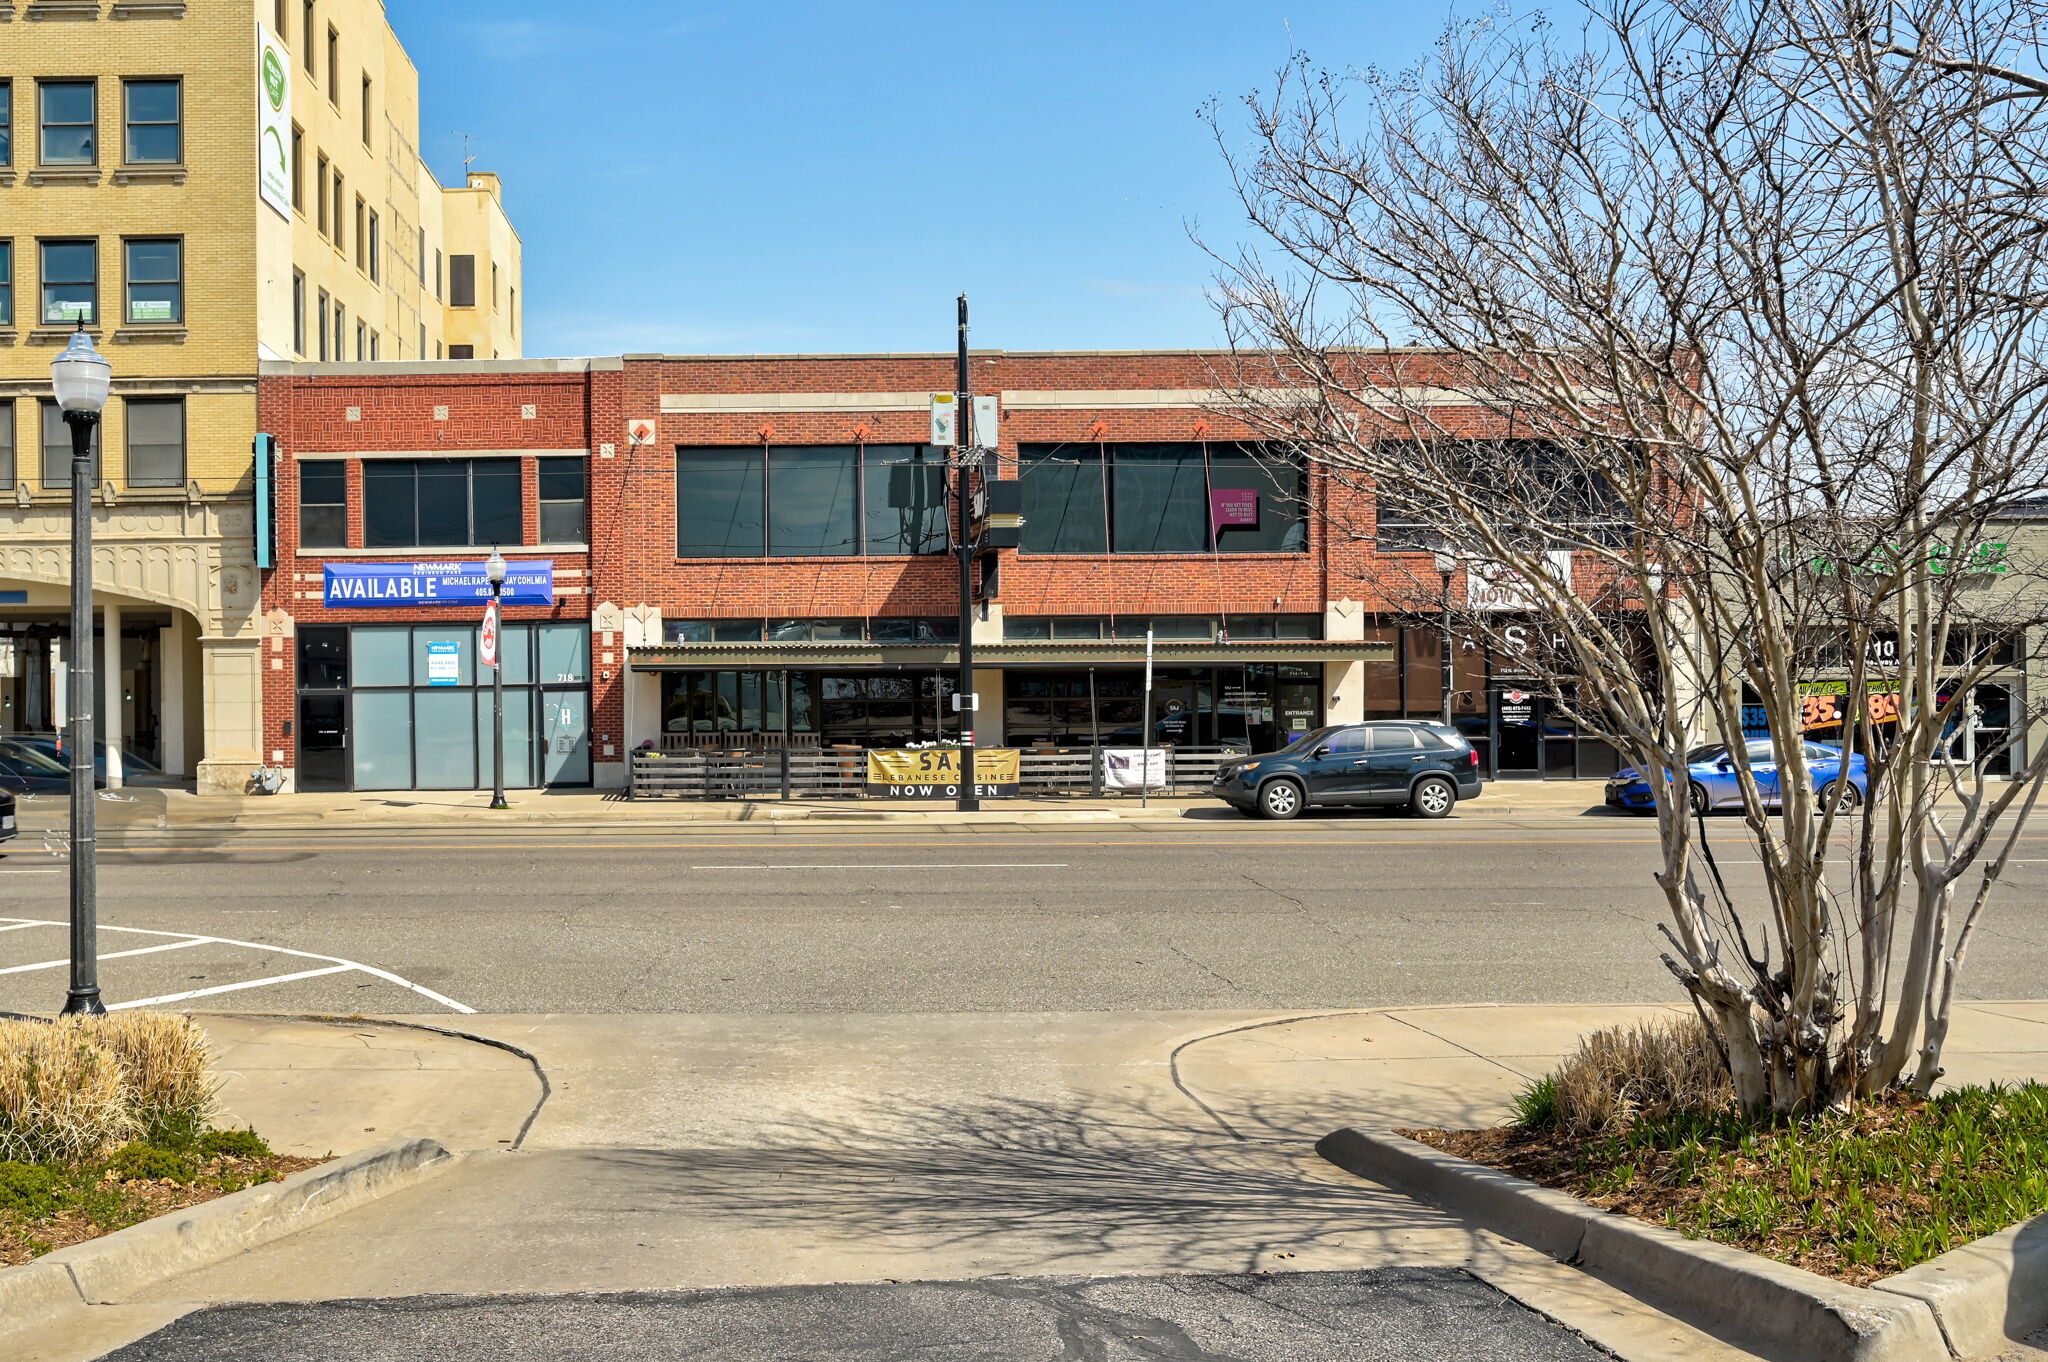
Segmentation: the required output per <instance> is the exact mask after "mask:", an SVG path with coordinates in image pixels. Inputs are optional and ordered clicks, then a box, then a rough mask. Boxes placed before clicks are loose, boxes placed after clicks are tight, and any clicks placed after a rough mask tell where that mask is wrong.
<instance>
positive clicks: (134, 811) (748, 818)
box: [20, 780, 1625, 834]
mask: <svg viewBox="0 0 2048 1362" xmlns="http://www.w3.org/2000/svg"><path fill="white" fill-rule="evenodd" d="M510 800H511V804H512V807H511V808H510V809H503V810H494V809H492V808H490V807H489V805H490V795H489V794H488V793H487V792H482V791H470V790H450V791H438V790H403V791H389V792H383V793H374V794H285V795H262V796H252V795H207V796H203V797H202V796H198V795H194V794H191V793H189V792H187V791H184V790H158V789H127V790H117V791H106V792H103V793H102V795H101V798H100V802H99V817H100V822H101V825H102V826H103V827H106V828H108V829H109V830H113V831H143V832H149V831H165V832H237V831H253V830H264V829H273V828H276V829H290V828H314V827H319V828H335V827H358V826H360V827H372V828H379V829H393V830H396V829H401V828H431V829H439V830H445V829H447V828H450V827H472V828H488V827H515V828H517V827H583V828H616V827H648V826H653V827H671V826H681V825H686V824H695V823H778V822H798V821H805V822H816V823H830V822H842V821H843V822H854V823H869V824H876V823H894V824H902V825H907V826H924V825H931V824H945V825H953V824H976V823H993V824H1003V823H1050V824H1058V823H1066V822H1074V823H1119V822H1156V821H1162V820H1163V821H1172V820H1181V819H1188V818H1200V819H1219V820H1223V821H1227V822H1235V821H1244V820H1243V816H1242V815H1240V814H1238V813H1236V812H1235V811H1234V810H1232V809H1230V808H1229V807H1227V806H1226V805H1224V804H1223V803H1222V802H1221V801H1220V800H1217V799H1213V798H1210V797H1208V796H1206V795H1175V796H1171V797H1169V796H1154V797H1153V798H1151V799H1150V800H1149V801H1147V802H1145V803H1141V802H1140V800H1139V799H1138V798H1137V796H1135V795H1128V796H1121V797H1106V798H1089V797H1086V796H1074V797H1054V798H1018V799H991V800H986V801H984V804H983V808H982V810H981V812H979V813H971V814H963V813H960V812H957V811H956V810H954V809H953V808H951V807H950V806H949V805H947V804H944V803H933V804H923V805H906V804H905V803H904V802H903V801H901V800H892V799H792V800H779V799H758V800H681V799H638V800H634V799H627V798H625V797H624V795H623V794H622V793H620V792H618V791H595V790H516V791H513V792H512V793H511V795H510ZM1603 800H1604V791H1603V787H1602V785H1601V782H1599V781H1585V780H1581V781H1508V782H1495V783H1492V784H1489V785H1488V786H1487V787H1486V792H1485V793H1484V794H1483V795H1481V796H1480V797H1479V798H1477V799H1473V800H1468V801H1465V802H1463V803H1461V804H1459V805H1458V808H1457V811H1456V813H1455V815H1454V817H1455V818H1466V819H1470V818H1486V817H1501V816H1515V815H1537V816H1542V815H1551V816H1575V815H1580V814H1587V815H1591V816H1598V817H1608V816H1625V815H1612V814H1611V811H1609V810H1608V809H1607V808H1606V807H1605V806H1604V803H1603ZM20 812H21V819H22V828H23V830H24V832H27V833H31V834H33V833H35V832H40V831H46V830H51V829H55V828H59V827H62V826H63V825H64V824H65V823H66V822H67V821H68V817H69V810H68V807H67V805H66V800H65V797H64V796H62V795H40V796H34V797H30V798H26V799H24V800H23V801H22V803H21V810H20ZM1349 812H1350V811H1348V810H1347V811H1344V813H1345V814H1347V815H1348V814H1349ZM1315 817H1316V813H1315V812H1314V811H1311V812H1310V813H1308V814H1306V815H1304V818H1305V819H1306V820H1307V821H1313V820H1314V819H1315Z"/></svg>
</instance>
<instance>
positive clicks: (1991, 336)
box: [1212, 0, 2048, 1112]
mask: <svg viewBox="0 0 2048 1362" xmlns="http://www.w3.org/2000/svg"><path fill="white" fill-rule="evenodd" d="M1591 3H1592V8H1591V9H1590V10H1589V11H1588V15H1587V22H1586V26H1585V28H1584V29H1583V31H1582V32H1580V33H1577V34H1561V33H1559V32H1558V31H1556V30H1555V29H1553V28H1552V27H1550V26H1549V25H1547V24H1545V23H1544V22H1542V21H1540V20H1537V21H1509V20H1506V19H1499V20H1494V21H1489V22H1482V23H1478V24H1472V25H1465V26H1461V27H1456V28H1454V29H1453V30H1452V31H1451V32H1450V33H1449V34H1448V35H1447V36H1446V39H1445V41H1444V42H1443V43H1442V45H1441V46H1440V48H1439V50H1438V55H1437V56H1436V58H1435V59H1433V60H1432V61H1431V62H1429V63H1428V64H1426V65H1425V66H1423V67H1421V68H1419V69H1417V70H1415V71H1412V72H1406V73H1400V74H1388V73H1380V72H1355V73H1350V74H1345V75H1333V74H1329V73H1326V72H1321V71H1318V70H1316V69H1315V68H1313V67H1312V66H1310V65H1309V64H1308V62H1307V61H1306V60H1305V59H1300V60H1297V61H1295V62H1294V63H1292V64H1291V65H1290V66H1289V67H1288V68H1286V69H1285V70H1284V71H1283V72H1282V73H1281V76H1280V82H1279V85H1278V88H1277V89H1275V90H1274V91H1273V92H1271V93H1269V94H1264V95H1254V96H1252V97H1251V98H1250V99H1249V100H1248V101H1247V105H1248V107H1249V109H1250V123H1251V134H1250V139H1249V146H1243V145H1241V144H1240V141H1239V138H1240V137H1241V136H1242V133H1241V131H1240V130H1239V129H1238V128H1237V126H1236V125H1235V124H1234V123H1233V122H1231V121H1229V120H1226V119H1224V118H1222V117H1221V116H1220V115H1216V114H1213V113H1212V122H1213V123H1214V125H1215V126H1216V128H1217V131H1218V135H1219V139H1220V140H1221V141H1222V143H1223V145H1224V150H1225V154H1226V156H1227V157H1228V159H1229V163H1230V166H1231V169H1232V172H1233V174H1234V176H1235V178H1236V183H1237V187H1238V190H1239V192H1240V195H1241V197H1242V199H1243V202H1244V204H1245V207H1246V209H1247V211H1248V212H1249V214H1250V217H1251V220H1252V222H1253V224H1254V225H1255V226H1256V228H1257V229H1258V232H1259V237H1258V239H1257V240H1256V241H1255V242H1254V243H1253V244H1251V245H1249V246H1247V247H1246V248H1244V249H1243V251H1242V252H1241V253H1239V254H1237V255H1234V256H1232V257H1231V258H1229V259H1227V260H1226V261H1225V262H1224V263H1225V277H1224V281H1223V282H1224V289H1223V296H1224V310H1225V317H1226V321H1227V324H1228V325H1229V327H1230V330H1231V335H1232V339H1233V345H1234V348H1235V351H1236V354H1237V356H1238V363H1237V367H1236V372H1235V373H1234V374H1232V375H1230V376H1229V380H1228V381H1229V387H1230V394H1231V395H1230V400H1229V401H1228V403H1227V404H1226V405H1227V406H1228V408H1229V409H1230V410H1231V411H1232V412H1233V414H1236V415H1239V416H1242V417H1244V418H1245V419H1247V420H1249V421H1251V422H1252V423H1253V424H1255V425H1256V426H1258V427H1259V428H1260V429H1261V430H1263V431H1264V432H1266V433H1268V434H1270V435H1273V436H1276V437H1279V438H1282V439H1285V440H1288V441H1292V442H1294V443H1295V444H1296V445H1297V446H1298V447H1299V448H1301V449H1302V450H1304V451H1305V452H1306V454H1307V456H1308V457H1309V458H1310V459H1311V460H1312V461H1313V462H1314V464H1316V465H1317V466H1318V467H1319V469H1320V470H1321V474H1322V476H1323V477H1324V479H1325V480H1326V482H1327V484H1328V485H1329V488H1330V490H1331V491H1332V495H1331V496H1330V497H1329V498H1327V499H1326V504H1327V505H1328V506H1329V507H1330V508H1331V509H1330V511H1329V515H1330V517H1331V525H1330V528H1331V532H1333V533H1350V534H1355V535H1360V536H1368V537H1377V538H1378V539H1379V540H1380V547H1381V548H1382V550H1387V549H1390V548H1391V549H1399V548H1403V547H1406V548H1430V549H1434V550H1435V551H1436V552H1437V553H1440V554H1443V555H1448V558H1449V564H1447V565H1454V571H1455V573H1456V583H1457V585H1456V590H1455V592H1454V593H1453V594H1452V596H1451V599H1450V601H1449V603H1448V609H1449V610H1450V611H1451V613H1452V615H1453V616H1454V617H1455V618H1454V621H1453V622H1454V624H1455V627H1456V630H1457V632H1459V633H1460V634H1462V635H1463V636H1465V637H1466V638H1468V639H1471V640H1473V641H1474V642H1475V643H1476V644H1478V645H1479V646H1485V647H1487V648H1489V649H1491V650H1492V651H1494V652H1495V653H1496V654H1497V655H1510V656H1512V657H1513V661H1514V665H1515V667H1516V668H1517V670H1518V671H1519V672H1520V673H1521V674H1522V675H1525V676H1527V677H1529V678H1530V679H1531V682H1532V684H1535V685H1537V686H1539V687H1541V689H1542V690H1543V691H1544V693H1547V694H1549V695H1550V696H1552V697H1553V701H1554V703H1555V704H1557V705H1559V706H1561V707H1562V708H1563V709H1564V710H1565V711H1566V712H1567V713H1568V714H1569V715H1571V716H1572V717H1573V718H1574V719H1575V720H1576V721H1577V722H1578V723H1579V724H1580V725H1581V727H1582V730H1583V731H1585V732H1588V733H1591V734H1596V735H1599V736H1602V737H1604V738H1606V739H1607V740H1608V741H1609V742H1611V743H1613V744H1614V745H1615V747H1616V748H1618V749H1619V750H1620V752H1621V753H1622V754H1623V756H1624V758H1625V759H1627V760H1628V761H1630V762H1632V763H1633V764H1634V765H1635V766H1636V767H1637V768H1638V769H1639V770H1640V771H1642V772H1643V773H1644V775H1645V776H1646V777H1647V778H1648V780H1649V781H1650V783H1651V785H1652V786H1653V788H1654V789H1655V792H1656V796H1657V819H1658V830H1659V833H1660V838H1659V852H1660V863H1659V865H1658V868H1657V871H1656V879H1657V883H1658V884H1659V885H1660V886H1661V888H1662V890H1663V893H1664V895H1665V896H1666V898H1667V900H1668V904H1669V910H1670V921H1669V923H1668V924H1666V925H1665V926H1664V927H1663V928H1662V931H1663V934H1664V936H1665V938H1666V940H1667V949H1666V951H1665V954H1664V957H1663V958H1664V960H1665V962H1666V964H1667V965H1669V967H1670V969H1671V970H1672V972H1673V973H1674V974H1675V975H1676V976H1677V978H1678V979H1679V980H1680V981H1681V982H1682V983H1683V985H1684V986H1685V988H1686V989H1687V990H1688V991H1689V992H1690V994H1691V996H1692V998H1693V999H1694V1001H1695V1004H1696V1006H1697V1007H1698V1008H1699V1009H1700V1011H1701V1013H1702V1015H1703V1016H1704V1017H1705V1018H1706V1019H1707V1020H1708V1022H1709V1025H1710V1028H1711V1030H1712V1032H1713V1033H1714V1034H1715V1036H1716V1038H1717V1040H1718V1042H1719V1043H1720V1044H1721V1045H1722V1046H1723V1047H1724V1053H1725V1056H1726V1058H1727V1061H1728V1065H1729V1069H1730V1073H1731V1075H1732V1076H1733V1078H1734V1080H1735V1085H1736V1089H1737V1092H1738V1094H1739V1096H1740V1098H1741V1099H1742V1101H1743V1102H1744V1103H1745V1104H1747V1105H1748V1106H1749V1107H1750V1108H1751V1109H1752V1110H1758V1111H1761V1110H1775V1111H1778V1112H1797V1111H1811V1110H1816V1109H1820V1108H1823V1107H1826V1106H1829V1105H1834V1104H1839V1103H1842V1102H1845V1101H1849V1100H1853V1099H1854V1098H1856V1097H1859V1096H1867V1095H1871V1094H1875V1093H1878V1092H1880V1091H1883V1090H1885V1089H1887V1088H1889V1087H1891V1086H1894V1085H1896V1084H1900V1083H1909V1084H1911V1085H1912V1086H1914V1087H1917V1088H1920V1089H1922V1090H1925V1089H1927V1088H1928V1087H1930V1086H1931V1085H1932V1084H1933V1083H1934V1082H1935V1080H1936V1079H1937V1078H1938V1077H1939V1076H1940V1074H1941V1051H1942V1043H1943V1040H1944V1038H1945V1036H1946V1033H1947V1029H1948V1023H1949V1015H1950V1010H1951V1005H1952V1002H1953V1000H1954V997H1955V992H1956V986H1957V983H1956V981H1957V973H1958V971H1959V970H1960V968H1961V966H1962V964H1963V960H1964V956H1965V954H1966V952H1967V951H1968V949H1969V946H1970V943H1971V939H1972V935H1973V933H1974V931H1975V929H1976V928H1977V926H1978V923H1979V922H1980V920H1981V918H1982V915H1983V913H1984V912H1985V909H1986V906H1987V903H1988V901H1989V899H1990V897H1991V895H1992V892H1993V890H1994V887H1995V886H1996V884H1997V881H1998V879H1999V876H2000V873H2001V871H2002V870H2003V868H2004V866H2005V864H2006V860H2007V858H2008V857H2009V856H2010V855H2011V853H2012V849H2013V842H2014V839H2015V838H2016V837H2017V835H2018V833H2019V831H2020V828H2021V826H2022V825H2023V823H2024V822H2025V820H2026V818H2027V816H2028V814H2029V813H2030V812H2031V811H2032V808H2033V805H2034V801H2035V799H2036V797H2037V796H2038V794H2039V792H2040V788H2041V785H2042V782H2043V779H2044V776H2048V743H2042V744H2033V745H2031V746H2030V745H2028V744H2027V743H2026V742H2025V732H2026V729H2027V727H2028V724H2027V713H2026V712H2025V710H2024V709H2023V706H2022V704H2021V701H2020V697H2019V696H2018V695H2015V696H2014V697H2013V701H2014V703H2013V713H2012V714H2011V715H2010V716H2009V717H2008V721H2007V724H2006V735H2005V736H2004V738H2003V739H1998V738H1997V737H1996V736H1995V735H1992V734H1990V731H1989V729H1988V727H1987V725H1986V724H1985V723H1983V722H1979V718H1980V717H1981V716H1978V717H1973V711H1972V708H1971V707H1972V705H1973V703H1974V701H1973V697H1974V696H1977V695H1979V694H1980V692H1979V690H1978V686H1979V683H1980V682H1982V681H1983V680H1984V679H1985V678H1986V677H1988V676H1992V675H2005V674H2006V672H2007V670H2008V669H2009V668H2011V667H2012V666H2014V665H2017V664H2019V663H2021V662H2023V661H2024V660H2025V658H2026V657H2027V656H2029V655H2030V650H2031V647H2032V646H2033V645H2034V644H2036V643H2037V642H2038V637H2039V632H2038V630H2039V626H2040V625H2041V624H2042V623H2043V615H2044V613H2048V593H2044V592H2043V591H2042V590H2041V589H2040V587H2041V583H2040V577H2041V567H2042V561H2041V558H2042V556H2041V554H2040V553H2039V552H2038V551H2037V550H2038V547H2039V545H2038V544H2037V543H2036V542H2035V541H2036V539H2037V536H2036V535H2035V533H2034V532H2033V531H2032V529H2031V522H2032V521H2033V519H2034V518H2035V517H2037V516H2039V514H2040V511H2041V501H2040V499H2041V498H2042V496H2043V493H2044V491H2048V488H2044V480H2048V474H2044V468H2043V462H2044V461H2043V458H2042V452H2041V446H2042V435H2043V423H2044V421H2048V366H2044V363H2043V360H2044V355H2043V339H2044V337H2043V332H2042V323H2041V321H2040V320H2039V318H2040V316H2041V314H2042V306H2043V303H2044V302H2048V271H2044V265H2048V257H2044V251H2043V245H2042V240H2043V237H2042V233H2043V230H2044V225H2048V218H2044V215H2043V211H2042V204H2043V193H2044V189H2048V176H2044V174H2043V170H2044V167H2043V165H2042V160H2041V147H2042V145H2043V140H2042V135H2043V133H2044V132H2048V83H2044V81H2043V79H2042V72H2041V62H2040V59H2039V58H2040V53H2039V50H2038V49H2037V48H2036V47H2035V46H2034V36H2035V32H2036V30H2035V27H2034V24H2033V14H2032V12H2031V10H2029V9H2028V8H2027V7H2026V5H2025V4H2024V3H2003V4H1999V3H1993V4H1979V3H1975V2H1974V0H1926V2H1925V3H1905V4H1886V3H1882V2H1881V0H1880V2H1878V3H1861V2H1860V0H1591ZM1382 561H1385V560H1382ZM1394 561H1396V562H1398V563H1405V564H1408V565H1410V566H1409V567H1408V568H1407V569H1405V570H1406V571H1407V574H1408V576H1407V583H1408V586H1407V588H1406V590H1407V596H1408V600H1407V603H1406V605H1405V607H1404V608H1407V609H1411V610H1413V611H1415V612H1418V613H1420V614H1424V615H1427V614H1428V613H1429V612H1430V611H1432V610H1439V611H1440V610H1442V609H1444V608H1446V607H1445V604H1444V603H1443V602H1441V601H1439V599H1438V598H1439V588H1438V585H1437V577H1436V569H1435V567H1434V565H1433V563H1432V561H1431V558H1430V557H1429V556H1428V555H1426V554H1425V555H1418V556H1417V557H1415V558H1412V559H1396V560H1394ZM1398 575H1399V574H1398V573H1397V576H1398ZM1382 589H1383V590H1387V591H1391V592H1393V593H1394V594H1395V595H1400V594H1401V593H1402V591H1403V590H1404V588H1403V585H1402V583H1401V582H1399V581H1396V582H1395V583H1393V584H1391V585H1388V584H1385V583H1383V584H1382ZM1433 602H1435V604H1432V603H1433ZM1518 635H1519V637H1518ZM1525 640H1526V641H1525ZM1820 732H1825V734H1826V735H1827V738H1828V741H1830V742H1835V741H1839V743H1840V744H1841V746H1842V747H1843V748H1844V749H1845V751H1847V752H1850V753H1855V754H1859V755H1861V756H1862V757H1863V758H1864V759H1865V760H1866V761H1867V763H1868V770H1869V788H1870V791H1871V795H1872V797H1871V798H1870V800H1869V803H1868V806H1867V808H1866V809H1864V810H1863V811H1862V812H1861V814H1860V815H1859V816H1854V817H1851V816H1850V815H1851V813H1852V811H1853V809H1854V805H1855V804H1856V803H1857V802H1858V800H1857V798H1856V791H1855V790H1854V789H1853V787H1852V784H1851V782H1850V781H1848V780H1838V781H1833V782H1831V783H1829V785H1828V787H1827V788H1825V789H1820V790H1817V789H1816V788H1815V782H1814V779H1813V773H1812V770H1811V762H1812V761H1813V760H1814V758H1813V757H1812V756H1810V755H1809V753H1810V751H1811V748H1810V747H1809V745H1808V743H1807V742H1805V741H1803V740H1802V737H1803V735H1808V734H1816V733H1820ZM1973 734H1974V735H1975V736H1978V737H1983V738H1984V739H1985V741H1983V742H1982V743H1981V744H1980V745H1981V746H1982V747H1983V748H1984V749H1985V750H1980V751H1975V752H1972V751H1970V750H1969V746H1970V742H1971V740H1972V737H1971V735H1973ZM1759 735H1769V736H1770V738H1771V739H1772V740H1774V742H1775V751H1774V753H1773V755H1774V757H1775V769H1764V768H1762V763H1761V761H1760V760H1759V758H1760V756H1761V753H1762V752H1763V751H1766V750H1769V749H1754V750H1755V751H1756V752H1757V753H1758V755H1757V756H1752V755H1751V753H1752V750H1753V749H1752V747H1751V745H1750V744H1751V743H1752V742H1754V741H1755V740H1756V739H1757V737H1758V736H1759ZM1703 742H1705V743H1711V744H1719V745H1720V746H1721V748H1722V749H1723V750H1724V751H1725V753H1726V758H1725V759H1726V760H1727V761H1728V762H1729V763H1730V764H1731V766H1732V768H1733V770H1734V772H1735V773H1736V775H1737V777H1738V779H1739V782H1740V787H1741V790H1742V793H1743V803H1744V808H1745V813H1746V817H1745V819H1744V821H1743V823H1742V824H1741V828H1742V832H1743V834H1744V835H1743V837H1742V839H1741V840H1742V841H1743V843H1744V844H1745V845H1744V850H1745V852H1747V853H1753V856H1754V859H1755V860H1756V861H1757V862H1758V863H1760V868H1761V874H1760V875H1757V874H1755V873H1754V871H1752V870H1751V868H1750V867H1749V864H1748V862H1749V860H1750V855H1748V854H1744V855H1741V856H1738V857H1736V858H1735V860H1734V861H1733V862H1731V861H1729V859H1728V858H1727V857H1726V856H1725V855H1724V856H1721V857H1718V858H1717V857H1716V856H1715V855H1714V848H1713V846H1712V843H1711V842H1710V841H1709V840H1708V828H1707V825H1706V824H1705V822H1704V821H1703V820H1701V819H1698V818H1694V817H1692V816H1689V812H1688V808H1689V803H1690V801H1691V800H1692V798H1693V792H1694V790H1695V789H1696V788H1697V787H1696V786H1695V785H1694V784H1693V783H1692V782H1691V781H1689V780H1688V778H1687V775H1686V768H1687V756H1688V753H1689V752H1691V751H1694V750H1695V749H1696V748H1697V746H1698V745H1699V744H1701V743H1703ZM1994 771H1996V772H1998V774H1999V775H2000V776H2001V777H2004V776H2008V775H2009V777H2010V778H2009V779H1996V780H1994V779H1992V778H1991V773H1992V772H1994ZM1774 785H1775V786H1776V787H1777V790H1776V796H1775V799H1774V798H1773V786H1774ZM1774 802H1775V803H1776V805H1777V807H1775V808H1773V807H1772V805H1773V804H1774Z"/></svg>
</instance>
